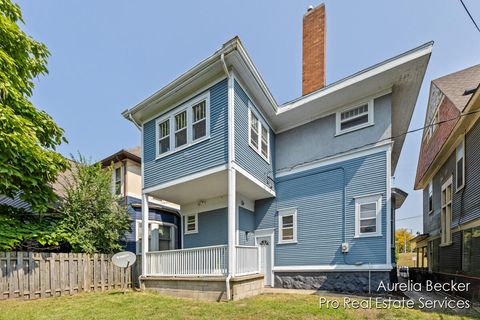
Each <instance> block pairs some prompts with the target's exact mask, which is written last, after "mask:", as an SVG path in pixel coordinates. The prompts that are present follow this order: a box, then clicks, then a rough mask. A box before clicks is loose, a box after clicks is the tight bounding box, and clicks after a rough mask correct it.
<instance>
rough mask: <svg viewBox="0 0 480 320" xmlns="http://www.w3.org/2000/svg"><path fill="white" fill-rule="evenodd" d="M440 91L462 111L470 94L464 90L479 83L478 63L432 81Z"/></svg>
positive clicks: (479, 71)
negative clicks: (466, 93)
mask: <svg viewBox="0 0 480 320" xmlns="http://www.w3.org/2000/svg"><path fill="white" fill-rule="evenodd" d="M432 83H433V84H435V85H436V86H437V88H438V89H440V91H442V92H443V94H444V95H445V96H447V98H448V99H449V100H450V101H451V102H452V103H453V104H454V105H455V107H457V109H458V110H460V111H463V109H464V108H465V106H466V105H467V102H468V100H469V99H470V95H465V94H464V93H465V90H467V89H471V88H476V87H477V86H478V84H480V64H477V65H475V66H472V67H469V68H466V69H463V70H460V71H457V72H453V73H450V74H448V75H446V76H443V77H440V78H438V79H435V80H433V81H432Z"/></svg>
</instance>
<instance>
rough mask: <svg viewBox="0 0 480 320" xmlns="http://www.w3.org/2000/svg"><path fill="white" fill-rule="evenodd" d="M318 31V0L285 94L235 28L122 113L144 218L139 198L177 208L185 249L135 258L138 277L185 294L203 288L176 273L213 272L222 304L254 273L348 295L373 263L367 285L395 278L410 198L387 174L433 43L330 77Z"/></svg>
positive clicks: (362, 286) (272, 281)
mask: <svg viewBox="0 0 480 320" xmlns="http://www.w3.org/2000/svg"><path fill="white" fill-rule="evenodd" d="M324 30H325V10H324V6H323V5H322V6H319V7H317V8H315V9H311V10H309V11H308V12H307V13H306V14H305V16H304V35H309V36H304V42H303V55H304V61H303V92H304V94H303V96H301V97H299V98H297V99H295V100H293V101H290V102H287V103H285V104H283V105H279V104H278V103H277V102H276V101H275V99H274V98H273V96H272V94H271V93H270V91H269V90H268V87H267V85H266V84H265V82H264V81H263V79H262V78H261V76H260V74H259V72H258V69H257V68H256V66H255V65H254V64H253V62H252V60H251V58H250V57H249V56H248V54H247V52H246V50H245V48H244V47H243V45H242V43H241V42H240V39H239V38H238V37H235V38H233V39H231V40H230V41H228V42H227V43H225V44H224V45H223V46H222V47H221V48H220V49H219V50H218V51H217V52H215V53H214V54H213V55H211V56H210V57H208V58H207V59H205V60H203V61H202V62H200V63H199V64H197V65H196V66H195V67H193V68H192V69H190V70H188V71H187V72H186V73H184V74H182V75H181V76H180V77H179V78H177V79H176V80H174V81H173V82H171V83H170V84H168V85H167V86H165V87H164V88H162V89H160V90H159V91H157V92H156V93H154V94H153V95H152V96H150V97H149V98H147V99H146V100H144V101H142V102H140V103H139V104H138V105H136V106H135V107H133V108H131V109H130V110H126V111H125V112H124V113H123V115H124V116H125V117H126V118H127V119H129V120H131V121H132V122H133V123H135V125H136V126H138V128H140V130H141V132H142V147H143V158H142V177H143V185H142V198H143V203H144V206H143V208H145V210H144V219H146V217H147V213H148V211H147V210H146V208H147V200H146V199H147V196H154V197H156V198H159V199H165V200H167V201H171V202H174V203H178V204H179V205H180V213H181V215H182V217H183V219H182V238H183V240H182V248H183V249H182V250H176V251H164V252H144V253H143V256H142V259H143V261H146V263H145V264H144V265H143V270H142V274H143V276H142V281H143V284H144V285H145V286H147V287H151V288H155V289H157V290H160V291H162V292H168V293H172V294H184V293H185V290H197V291H198V287H197V289H195V286H193V285H191V283H192V282H189V283H187V282H185V281H184V280H185V279H184V277H187V278H188V277H190V280H192V281H197V282H198V281H202V279H204V280H205V281H206V278H208V277H213V278H212V279H215V280H210V282H208V285H207V284H205V286H204V287H203V288H207V287H208V288H213V284H212V283H213V282H212V281H217V284H218V287H216V288H217V289H211V290H213V291H215V290H217V291H218V292H217V291H215V294H218V293H219V292H220V294H221V297H223V298H225V296H224V295H223V293H222V289H221V288H222V287H221V285H222V284H223V288H224V289H225V290H226V297H227V299H228V298H230V297H231V296H230V294H233V298H235V297H237V298H238V297H241V296H245V295H247V294H253V292H248V293H245V292H243V293H239V291H238V290H240V288H241V285H242V284H243V283H244V282H248V281H257V279H258V278H260V279H263V280H262V281H264V284H265V285H267V286H275V287H285V288H316V289H331V290H348V291H359V290H364V291H368V283H369V281H368V280H369V279H368V277H369V274H370V272H371V277H372V278H371V284H372V288H373V290H374V289H375V288H376V287H377V285H378V282H379V281H380V280H384V281H387V282H388V281H390V271H391V270H392V268H393V267H394V255H393V254H392V253H393V246H394V241H393V240H394V239H393V233H394V232H393V228H392V226H393V214H394V208H395V207H398V205H399V204H400V203H401V202H402V199H401V198H402V196H405V194H404V193H402V192H395V193H392V186H391V178H392V175H393V174H394V172H395V168H396V165H397V162H398V159H399V156H400V151H401V149H402V145H403V141H404V135H402V133H404V132H405V131H407V129H408V125H409V123H410V119H411V115H412V112H413V109H414V106H415V103H416V100H417V95H418V92H419V90H420V86H421V83H422V80H423V77H424V73H425V70H426V67H427V64H428V61H429V58H430V54H431V49H432V44H431V43H427V44H425V45H422V46H420V47H418V48H416V49H413V50H411V51H408V52H406V53H404V54H401V55H399V56H397V57H394V58H391V59H389V60H386V61H384V62H382V63H379V64H377V65H375V66H373V67H370V68H368V69H365V70H363V71H361V72H358V73H356V74H354V75H352V76H349V77H347V78H345V79H342V80H339V81H337V82H335V83H332V84H329V85H325V83H324V79H325V77H324V74H323V72H324V67H325V65H324V61H325V56H324V52H325V47H324V46H325V32H324ZM319 43H320V44H321V45H320V46H319V45H318V44H319ZM319 70H320V71H321V72H320V73H319ZM392 136H393V137H396V138H395V139H391V137H392ZM396 196H399V199H397V200H392V198H393V197H396ZM394 201H396V204H395V203H394ZM245 277H247V278H245ZM182 279H183V280H182ZM168 281H175V282H176V284H175V286H176V287H175V288H177V289H175V290H171V289H168V288H172V284H169V282H168ZM182 281H183V282H182ZM225 282H226V284H225ZM205 283H207V282H205ZM229 283H230V284H229ZM236 286H237V287H236ZM253 287H254V286H253V285H252V288H253ZM218 288H220V289H218ZM235 288H238V290H237V289H235ZM230 289H232V290H233V291H232V292H230ZM203 290H207V289H203ZM236 290H237V291H236ZM179 292H181V293H179ZM198 294H199V295H200V296H201V297H205V298H212V296H209V295H206V294H205V295H202V294H203V293H202V292H200V293H198ZM212 295H213V294H212Z"/></svg>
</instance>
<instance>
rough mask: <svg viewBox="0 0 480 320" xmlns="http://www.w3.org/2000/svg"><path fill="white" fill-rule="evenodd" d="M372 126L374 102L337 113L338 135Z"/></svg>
mask: <svg viewBox="0 0 480 320" xmlns="http://www.w3.org/2000/svg"><path fill="white" fill-rule="evenodd" d="M370 125H373V100H370V101H368V102H366V103H363V104H361V105H357V106H355V107H353V108H348V109H346V110H343V111H339V112H337V126H336V127H337V130H336V134H337V135H339V134H343V133H347V132H350V131H354V130H358V129H361V128H364V127H367V126H370Z"/></svg>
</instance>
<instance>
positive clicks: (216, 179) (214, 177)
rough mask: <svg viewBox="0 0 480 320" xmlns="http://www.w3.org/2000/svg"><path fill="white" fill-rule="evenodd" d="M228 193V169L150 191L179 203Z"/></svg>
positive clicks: (164, 198)
mask: <svg viewBox="0 0 480 320" xmlns="http://www.w3.org/2000/svg"><path fill="white" fill-rule="evenodd" d="M226 193H227V170H222V171H219V172H215V173H213V174H209V175H205V176H203V177H199V178H197V179H192V180H189V181H186V182H182V183H178V184H175V185H172V186H169V187H166V188H162V189H160V190H157V191H154V192H152V193H150V195H151V196H153V197H156V198H158V199H162V200H166V201H170V202H173V203H176V204H179V205H183V204H187V203H192V202H197V201H199V200H203V199H210V198H215V197H219V196H221V195H224V194H226Z"/></svg>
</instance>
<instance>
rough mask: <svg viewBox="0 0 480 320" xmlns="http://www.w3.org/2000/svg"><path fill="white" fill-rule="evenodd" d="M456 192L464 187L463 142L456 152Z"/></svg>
mask: <svg viewBox="0 0 480 320" xmlns="http://www.w3.org/2000/svg"><path fill="white" fill-rule="evenodd" d="M456 166H457V169H456V176H457V179H456V181H457V184H456V190H457V191H458V190H460V189H462V188H463V186H464V185H465V141H462V142H461V143H460V144H459V145H458V147H457V150H456Z"/></svg>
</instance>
